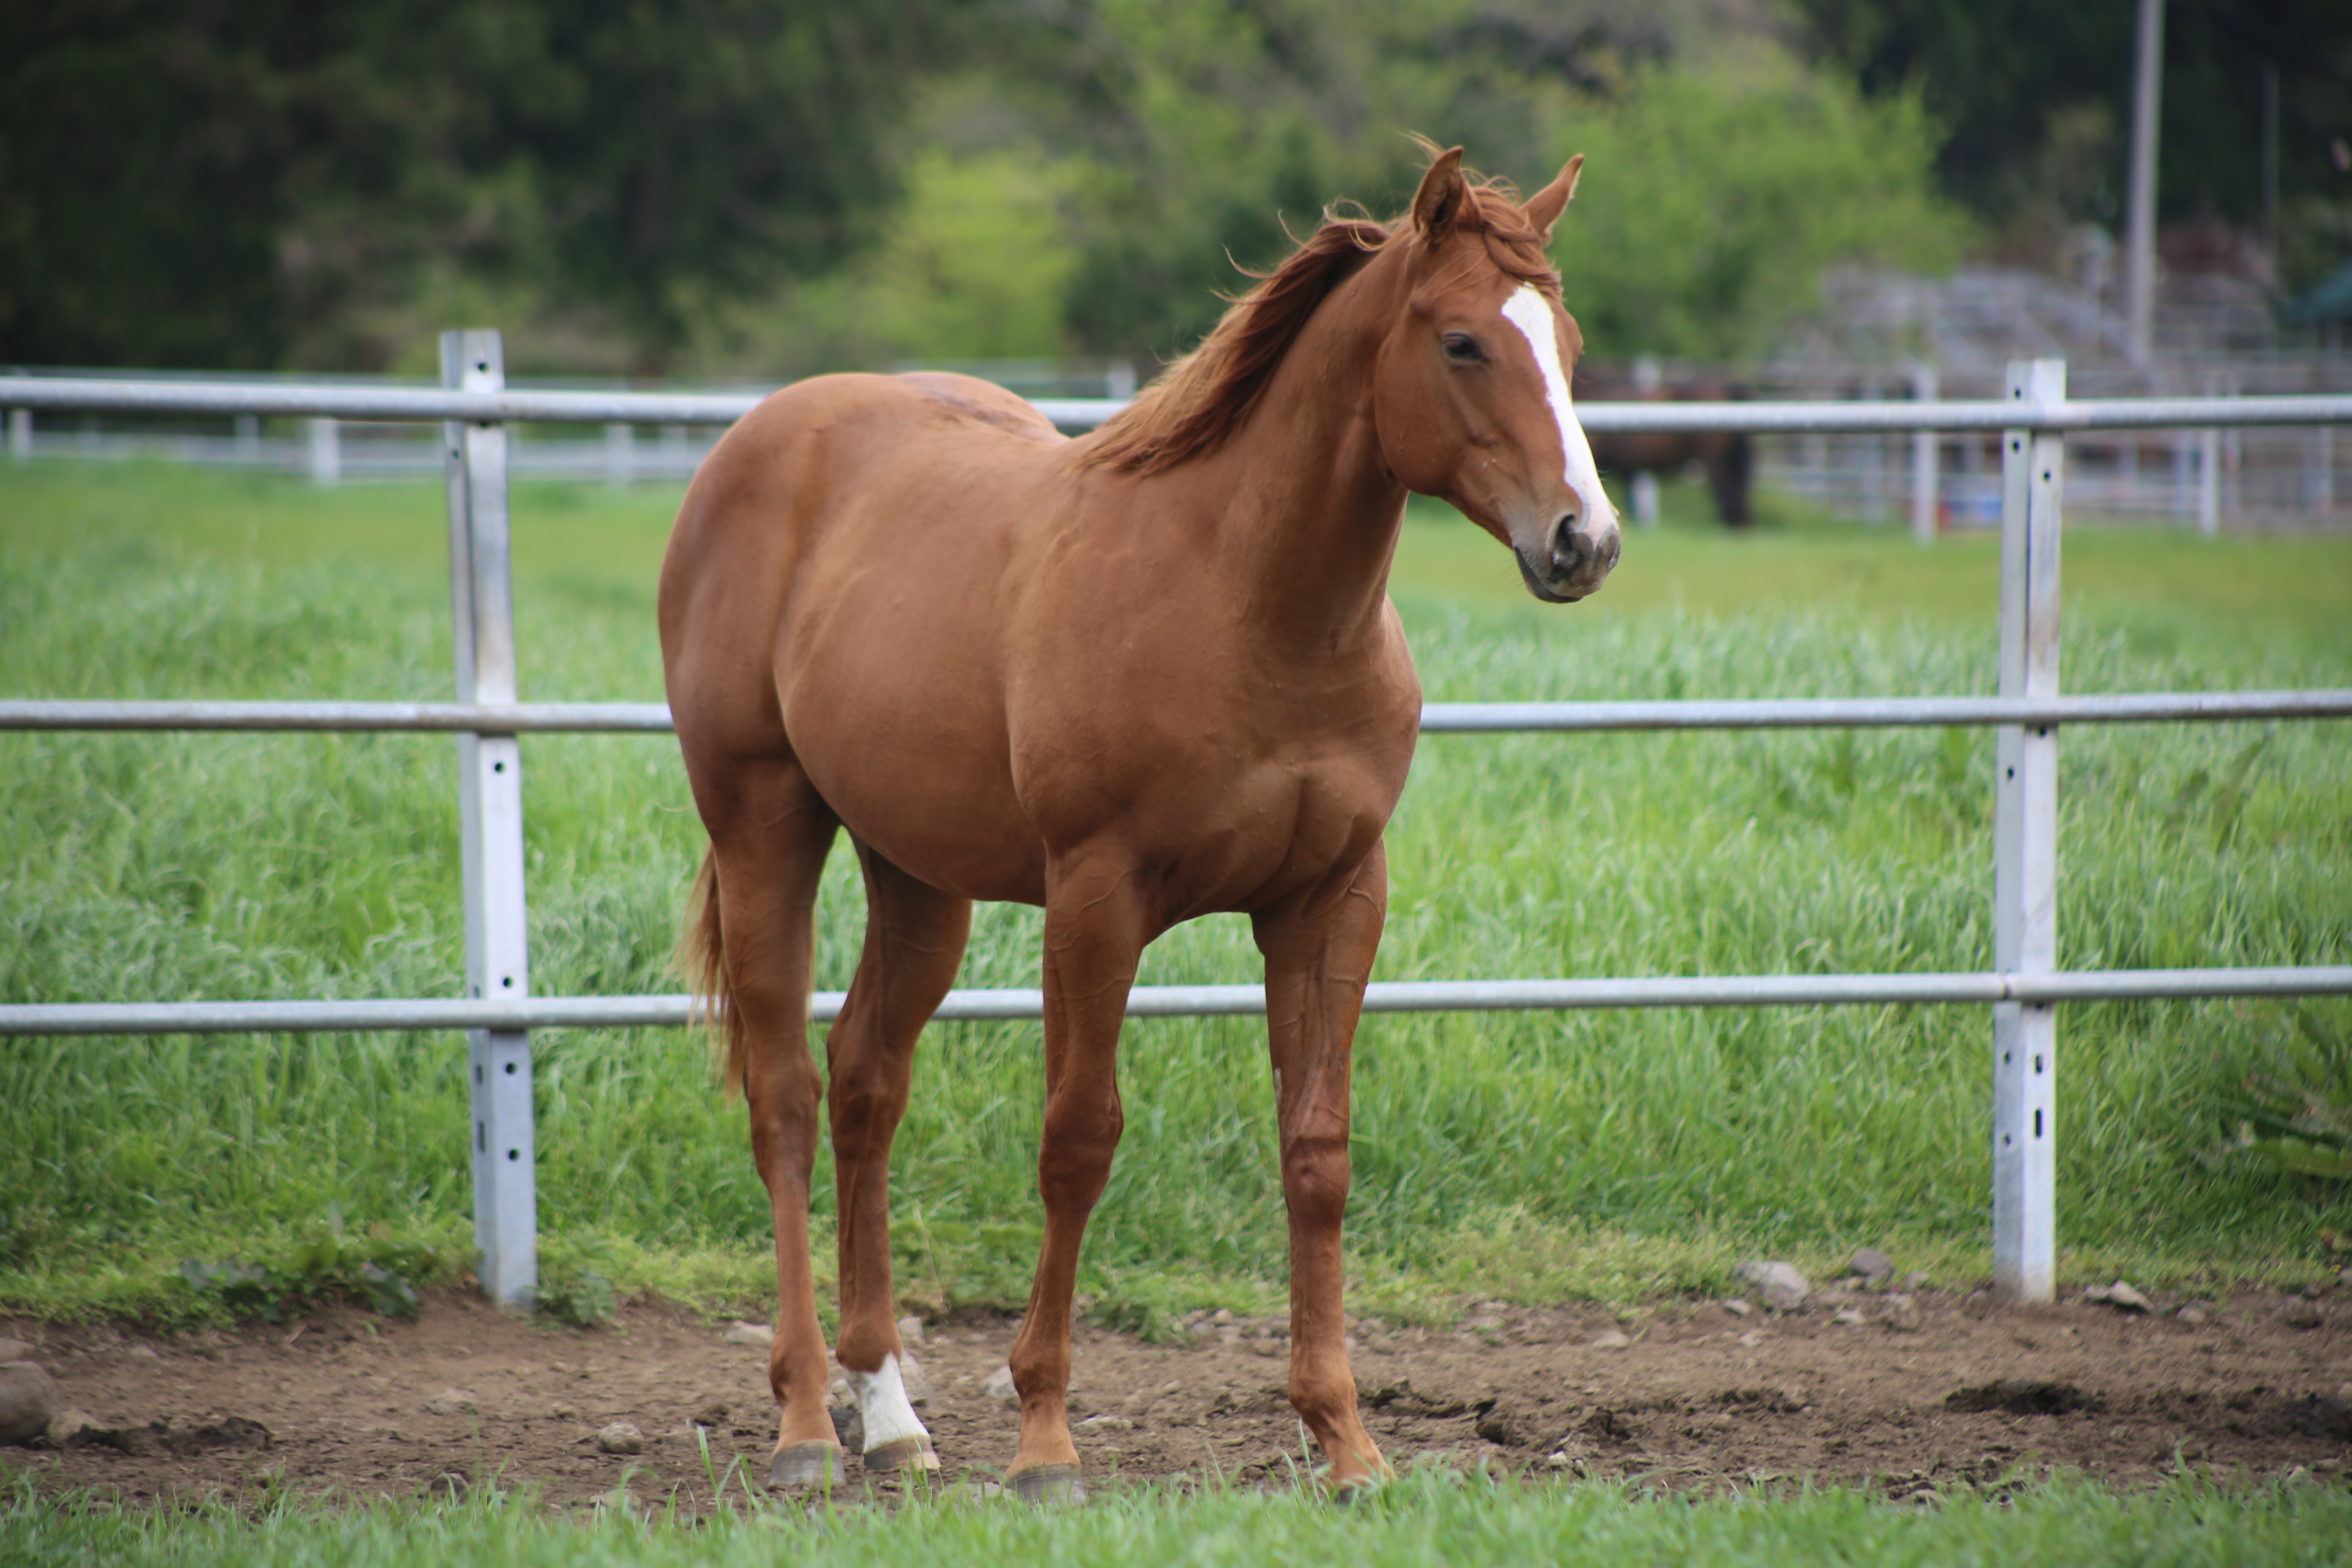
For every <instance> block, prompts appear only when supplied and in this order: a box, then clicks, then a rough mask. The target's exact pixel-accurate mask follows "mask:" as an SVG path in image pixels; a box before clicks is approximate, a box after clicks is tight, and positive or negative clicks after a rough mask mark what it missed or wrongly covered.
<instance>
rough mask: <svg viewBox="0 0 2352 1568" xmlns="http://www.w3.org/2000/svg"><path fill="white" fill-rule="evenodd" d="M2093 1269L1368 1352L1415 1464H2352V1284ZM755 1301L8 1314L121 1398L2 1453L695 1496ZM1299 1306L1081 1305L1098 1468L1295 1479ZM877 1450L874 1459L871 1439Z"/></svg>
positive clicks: (753, 1412) (1877, 1469) (978, 1348)
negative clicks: (109, 1315)
mask: <svg viewBox="0 0 2352 1568" xmlns="http://www.w3.org/2000/svg"><path fill="white" fill-rule="evenodd" d="M2066 1295H2067V1296H2068V1297H2069V1298H2071V1299H2070V1300H2066V1301H2064V1302H2063V1304H2061V1305H2059V1306H2057V1307H2054V1308H2048V1309H2042V1310H2016V1309H2008V1308H1999V1307H1996V1306H1994V1305H1993V1304H1992V1303H1991V1301H1990V1299H1989V1298H1988V1297H1987V1296H1986V1295H1985V1294H1984V1293H1982V1292H1981V1291H1976V1292H1968V1293H1962V1292H1957V1291H1937V1290H1934V1289H1920V1290H1918V1291H1916V1293H1915V1294H1914V1295H1913V1296H1912V1297H1911V1298H1910V1299H1909V1300H1910V1302H1911V1306H1910V1307H1909V1308H1908V1309H1907V1310H1906V1308H1905V1307H1904V1306H1903V1305H1902V1304H1900V1303H1898V1302H1896V1301H1895V1299H1894V1298H1892V1297H1890V1296H1888V1295H1885V1294H1884V1293H1880V1292H1875V1291H1870V1290H1865V1289H1854V1290H1852V1291H1850V1292H1847V1291H1840V1290H1836V1289H1832V1290H1831V1291H1828V1292H1825V1293H1821V1294H1817V1295H1816V1296H1815V1297H1814V1299H1813V1300H1811V1301H1810V1302H1808V1303H1807V1304H1806V1305H1805V1306H1804V1307H1803V1308H1801V1309H1800V1310H1796V1311H1794V1312H1790V1313H1787V1314H1775V1313H1768V1312H1766V1311H1764V1310H1761V1309H1760V1308H1759V1309H1753V1310H1748V1312H1747V1313H1746V1314H1745V1315H1741V1313H1740V1312H1739V1311H1738V1310H1736V1309H1735V1308H1732V1307H1727V1306H1726V1305H1724V1304H1723V1303H1720V1302H1714V1301H1708V1302H1696V1301H1682V1300H1669V1301H1662V1302H1658V1303H1654V1304H1653V1305H1652V1306H1650V1307H1649V1308H1647V1309H1645V1310H1643V1311H1641V1312H1639V1313H1637V1314H1635V1315H1633V1318H1632V1319H1631V1320H1629V1321H1624V1322H1622V1323H1621V1322H1619V1321H1617V1320H1616V1319H1615V1318H1613V1317H1612V1315H1610V1314H1609V1313H1608V1312H1607V1311H1605V1310H1602V1309H1600V1308H1596V1307H1590V1306H1572V1307H1566V1308H1560V1309H1557V1310H1525V1309H1518V1308H1510V1307H1504V1306H1500V1305H1497V1304H1495V1303H1483V1304H1477V1303H1474V1304H1472V1305H1471V1306H1470V1308H1469V1310H1468V1313H1467V1315H1466V1316H1465V1320H1464V1322H1463V1325H1462V1326H1460V1327H1458V1328H1455V1329H1450V1330H1429V1329H1423V1328H1418V1327H1397V1326H1393V1325H1390V1324H1385V1323H1382V1322H1380V1321H1377V1320H1373V1319H1369V1318H1367V1319H1363V1320H1360V1321H1358V1322H1357V1323H1356V1324H1355V1331H1354V1334H1353V1340H1354V1342H1355V1344H1356V1352H1355V1366H1356V1372H1357V1378H1358V1382H1359V1384H1360V1387H1361V1390H1362V1394H1363V1399H1364V1405H1365V1410H1366V1417H1367V1420H1368V1422H1369V1424H1370V1427H1371V1430H1372V1432H1373V1434H1374V1436H1377V1437H1378V1438H1379V1439H1380V1441H1381V1444H1382V1445H1383V1446H1384V1447H1385V1448H1386V1451H1387V1452H1388V1454H1389V1456H1390V1457H1391V1459H1392V1460H1394V1461H1395V1462H1396V1463H1397V1464H1399V1465H1400V1466H1406V1465H1412V1464H1417V1463H1418V1464H1431V1463H1435V1464H1444V1465H1454V1466H1462V1465H1472V1464H1476V1463H1479V1462H1481V1461H1483V1462H1485V1463H1486V1464H1487V1465H1488V1466H1489V1467H1490V1468H1501V1469H1507V1470H1517V1471H1522V1472H1525V1473H1527V1474H1528V1475H1530V1476H1535V1477H1546V1476H1605V1477H1633V1476H1653V1477H1655V1478H1657V1479H1658V1480H1659V1481H1660V1482H1661V1483H1662V1484H1664V1485H1668V1486H1674V1487H1677V1488H1679V1487H1686V1486H1709V1485H1719V1484H1723V1483H1726V1482H1728V1483H1733V1484H1754V1483H1767V1482H1770V1481H1773V1480H1776V1479H1790V1478H1799V1477H1811V1478H1815V1479H1820V1480H1822V1481H1825V1482H1828V1481H1835V1482H1847V1483H1860V1484H1864V1485H1867V1486H1870V1487H1873V1488H1875V1489H1880V1490H1883V1491H1884V1492H1885V1493H1887V1494H1888V1495H1891V1496H1895V1497H1899V1498H1910V1497H1918V1496H1921V1495H1922V1494H1926V1493H1930V1492H1936V1491H1940V1490H1941V1489H1946V1488H1948V1487H1950V1486H1953V1485H1955V1484H1963V1483H1966V1484H1977V1485H1983V1484H1986V1483H1989V1482H1996V1481H1998V1480H2000V1479H2001V1478H2002V1477H2003V1476H2004V1475H2007V1474H2010V1473H2012V1472H2017V1473H2032V1472H2035V1471H2038V1470H2041V1469H2042V1468H2049V1467H2066V1468H2075V1469H2079V1470H2082V1471H2085V1472H2088V1473H2089V1474H2091V1475H2093V1476H2095V1477H2098V1478H2101V1479H2105V1480H2106V1481H2108V1482H2110V1483H2113V1484H2116V1485H2119V1486H2122V1487H2125V1488H2130V1487H2134V1486H2138V1485H2146V1484H2149V1483H2151V1482H2152V1481H2153V1480H2155V1479H2157V1478H2158V1476H2160V1475H2162V1474H2165V1473H2168V1472H2170V1471H2172V1470H2174V1469H2175V1468H2179V1467H2180V1466H2183V1465H2188V1466H2194V1467H2211V1468H2215V1469H2217V1470H2221V1471H2224V1472H2231V1473H2244V1474H2248V1475H2252V1476H2267V1475H2274V1474H2278V1473H2280V1472H2284V1471H2288V1470H2291V1469H2293V1468H2296V1467H2303V1468H2305V1469H2306V1470H2308V1471H2310V1472H2311V1473H2313V1474H2314V1475H2315V1476H2319V1477H2329V1478H2333V1479H2336V1482H2337V1483H2338V1484H2344V1483H2345V1482H2346V1481H2347V1479H2352V1477H2347V1462H2348V1461H2352V1407H2347V1399H2352V1381H2348V1380H2352V1290H2347V1289H2341V1288H2338V1289H2331V1290H2329V1291H2326V1292H2325V1293H2324V1294H2322V1295H2321V1296H2320V1297H2318V1298H2317V1299H2310V1298H2306V1297H2301V1296H2296V1297H2282V1296H2242V1297H2239V1298H2236V1299H2233V1300H2224V1301H2221V1302H2217V1303H2213V1304H2211V1305H2210V1306H2207V1307H2205V1308H2204V1309H2203V1310H2202V1321H2197V1319H2198V1318H2199V1316H2200V1314H2199V1313H2198V1312H2195V1311H2191V1312H2189V1313H2187V1314H2185V1315H2184V1314H2182V1313H2180V1312H2179V1310H2177V1309H2178V1308H2179V1307H2180V1306H2182V1305H2187V1304H2186V1303H2177V1302H2171V1301H2166V1300H2159V1301H2158V1302H2157V1303H2155V1306H2156V1307H2157V1309H2158V1310H2157V1311H2155V1312H2153V1313H2148V1314H2140V1313H2133V1312H2127V1311H2125V1310H2118V1309H2117V1308H2116V1307H2113V1306H2109V1305H2106V1304H2104V1303H2098V1302H2092V1301H2086V1300H2082V1299H2081V1298H2080V1297H2079V1295H2078V1294H2077V1293H2076V1292H2074V1291H2071V1290H2070V1291H2068V1292H2066ZM1740 1305H1743V1306H1744V1305H1745V1303H1741V1304H1740ZM1841 1315H1843V1317H1845V1318H1847V1319H1853V1320H1858V1321H1840V1319H1841ZM727 1327H728V1325H727V1324H724V1323H720V1324H712V1323H709V1322H706V1321H702V1320H700V1319H698V1318H697V1317H695V1316H693V1315H691V1314H689V1313H687V1312H685V1311H682V1310H679V1309H677V1308H675V1307H671V1306H668V1305H665V1304H660V1303H638V1304H635V1305H631V1306H627V1307H625V1309H624V1310H623V1311H622V1312H621V1315H620V1316H619V1318H618V1319H617V1320H616V1321H614V1322H612V1323H611V1324H609V1325H606V1326H604V1327H601V1328H596V1329H592V1330H585V1331H583V1330H576V1329H562V1328H554V1327H550V1326H546V1325H544V1324H538V1323H533V1322H530V1321H519V1320H517V1319H514V1318H511V1317H509V1316H507V1315H505V1314H502V1313H500V1312H499V1311H497V1310H493V1309H492V1308H490V1307H489V1306H488V1305H487V1304H486V1303H485V1302H484V1301H483V1300H481V1299H480V1298H479V1297H478V1296H475V1295H471V1294H468V1293H465V1292H461V1291H454V1290H453V1291H445V1292H441V1293H438V1294H436V1295H435V1296H432V1297H430V1298H429V1299H428V1300H426V1302H425V1309H424V1311H423V1313H422V1315H421V1317H420V1318H419V1319H418V1321H415V1322H400V1321H393V1320H388V1319H383V1318H378V1317H374V1316H373V1315H371V1314H366V1313H362V1312H358V1311H351V1312H341V1313H331V1314H326V1315H321V1316H317V1317H313V1318H312V1319H310V1320H309V1321H305V1322H302V1323H300V1324H299V1325H294V1326H290V1327H289V1326H277V1327H261V1326H255V1327H252V1328H248V1329H246V1330H243V1331H236V1332H220V1331H210V1332H200V1333H195V1334H192V1335H184V1336H178V1337H167V1338H142V1337H139V1336H137V1335H134V1334H131V1333H127V1332H124V1331H119V1330H112V1329H55V1328H45V1327H42V1326H40V1325H37V1324H26V1323H17V1324H15V1325H8V1324H5V1323H0V1333H6V1334H10V1335H14V1336H15V1337H16V1338H19V1339H24V1340H27V1341H30V1342H33V1343H34V1345H35V1346H36V1353H37V1359H38V1360H39V1361H40V1362H42V1363H44V1364H45V1365H47V1367H48V1368H49V1369H50V1371H51V1372H52V1373H54V1374H55V1375H56V1377H57V1379H58V1383H59V1384H60V1385H61V1386H62V1389H63V1392H64V1395H65V1398H66V1401H67V1403H68V1405H72V1406H75V1407H77V1408H79V1410H81V1411H84V1412H86V1413H88V1415H89V1416H90V1417H91V1418H92V1420H93V1422H94V1423H95V1426H94V1427H93V1428H92V1429H91V1430H89V1431H85V1432H84V1433H82V1434H81V1436H79V1437H77V1438H75V1439H73V1440H72V1441H70V1442H69V1443H68V1445H67V1446H66V1447H64V1448H62V1449H54V1448H47V1447H27V1448H17V1449H11V1450H5V1451H0V1472H5V1471H8V1470H24V1471H29V1472H31V1473H32V1474H33V1475H34V1476H35V1477H37V1479H38V1480H39V1482H40V1484H41V1485H42V1486H43V1487H44V1488H45V1489H54V1488H67V1487H71V1488H91V1489H100V1491H102V1492H106V1493H109V1494H111V1495H113V1496H115V1497H117V1498H119V1499H121V1500H122V1501H124V1502H127V1503H132V1504H137V1503H142V1502H152V1501H158V1500H165V1499H167V1498H169V1497H171V1496H173V1495H174V1494H180V1493H185V1492H188V1491H191V1490H194V1491H198V1492H219V1491H228V1492H247V1493H249V1492H252V1491H254V1490H256V1489H272V1488H275V1487H278V1486H283V1487H286V1488H289V1489H294V1490H298V1491H301V1492H324V1491H329V1490H332V1491H336V1492H340V1493H342V1494H345V1495H351V1494H358V1495H362V1496H369V1495H374V1494H379V1493H382V1494H386V1495H390V1496H394V1497H405V1496H413V1495H415V1494H417V1493H419V1492H422V1491H441V1492H445V1493H450V1492H463V1491H465V1490H466V1489H469V1488H471V1487H474V1486H477V1485H481V1484H486V1483H487V1484H493V1485H497V1486H500V1487H505V1488H530V1489H536V1490H537V1491H539V1492H540V1493H541V1495H543V1496H544V1497H546V1498H547V1499H548V1500H550V1501H551V1502H555V1503H561V1504H576V1503H581V1502H586V1501H592V1500H594V1499H596V1498H599V1497H606V1498H609V1497H610V1496H611V1495H612V1494H613V1491H614V1488H615V1487H616V1486H619V1485H626V1486H628V1487H629V1488H630V1489H631V1491H632V1492H633V1493H634V1494H635V1496H636V1497H637V1498H638V1499H639V1500H643V1501H646V1502H656V1503H657V1502H659V1501H660V1500H663V1499H665V1498H668V1497H670V1496H672V1495H673V1494H675V1495H676V1496H677V1499H678V1500H679V1501H680V1502H681V1503H682V1504H686V1505H688V1506H693V1505H694V1504H696V1503H697V1502H698V1501H703V1502H707V1500H708V1497H709V1483H708V1481H707V1480H706V1479H705V1474H704V1469H703V1461H702V1458H701V1453H700V1449H699V1447H698V1427H699V1429H700V1430H701V1432H702V1433H704V1434H707V1436H708V1439H709V1446H710V1450H711V1453H712V1455H713V1456H714V1457H715V1458H716V1461H717V1463H718V1464H719V1466H720V1467H721V1468H724V1467H725V1465H726V1464H727V1462H728V1460H729V1459H730V1458H732V1457H734V1456H739V1455H740V1456H741V1458H742V1459H743V1461H744V1468H745V1469H746V1471H747V1472H748V1473H749V1474H750V1476H751V1478H752V1479H753V1480H754V1481H755V1483H756V1482H758V1481H761V1480H764V1479H765V1477H766V1474H767V1464H766V1459H767V1455H768V1451H769V1447H770V1446H771V1444H772V1440H773V1436H774V1426H773V1420H772V1409H773V1407H772V1404H771V1402H770V1399H769V1394H768V1390H767V1386H766V1377H765V1359H766V1358H765V1352H764V1350H762V1349H761V1348H758V1347H756V1346H751V1345H744V1344H740V1343H729V1342H725V1340H724V1339H723V1337H722V1334H723V1331H724V1330H725V1329H726V1328H727ZM1013 1328H1014V1324H1013V1321H1011V1320H1008V1319H1002V1318H999V1319H992V1320H986V1321H961V1322H959V1321H948V1322H941V1323H935V1324H932V1325H929V1327H928V1328H927V1330H926V1331H925V1335H924V1339H923V1342H922V1343H921V1344H919V1346H910V1349H912V1350H913V1352H914V1353H915V1355H916V1356H917V1357H918V1358H919V1361H920V1363H921V1364H922V1366H923V1369H924V1371H925V1373H927V1375H928V1379H929V1384H930V1386H931V1391H932V1392H931V1394H930V1397H929V1403H928V1404H927V1405H925V1406H924V1415H925V1418H926V1420H927V1421H928V1422H929V1425H930V1427H931V1430H932V1432H933V1434H934V1436H935V1438H936V1440H937V1443H938V1447H939V1452H940V1459H941V1461H942V1464H943V1466H944V1468H945V1474H946V1476H947V1478H949V1479H958V1478H964V1479H972V1480H976V1481H977V1480H986V1479H991V1478H992V1477H994V1475H995V1474H996V1470H997V1468H999V1467H1002V1466H1003V1464H1005V1463H1006V1462H1007V1461H1008V1460H1009V1459H1010V1458H1011V1457H1012V1453H1013V1433H1014V1426H1015V1416H1014V1412H1013V1407H1012V1406H1011V1405H1008V1404H1006V1403H1003V1402H1002V1401H1000V1400H998V1399H995V1398H992V1397H991V1396H990V1395H989V1394H988V1393H987V1392H986V1390H985V1388H984V1386H983V1384H984V1383H985V1380H986V1379H987V1377H988V1374H989V1373H992V1371H994V1370H995V1369H996V1368H997V1367H999V1366H1000V1365H1002V1364H1003V1360H1004V1354H1005V1350H1006V1347H1007V1345H1008V1344H1009V1343H1010V1342H1011V1340H1012V1336H1013ZM1282 1331H1283V1329H1282V1326H1281V1325H1280V1324H1279V1323H1277V1322H1267V1321H1230V1322H1220V1321H1204V1322H1202V1323H1201V1325H1200V1326H1199V1328H1198V1330H1197V1331H1196V1333H1195V1336H1194V1342H1193V1343H1192V1344H1191V1345H1189V1346H1184V1347H1173V1346H1165V1345H1150V1344H1145V1343H1142V1342H1139V1341H1136V1340H1134V1339H1131V1338H1129V1337H1126V1336H1124V1335H1121V1334H1117V1333H1112V1332H1108V1331H1101V1330H1097V1329H1091V1328H1090V1329H1086V1330H1082V1331H1081V1335H1080V1339H1079V1342H1078V1345H1077V1352H1076V1371H1075V1374H1074V1389H1073V1396H1072V1399H1071V1409H1072V1417H1073V1422H1074V1424H1075V1426H1076V1434H1077V1444H1078V1449H1079V1452H1080V1454H1081V1455H1082V1456H1083V1458H1084V1461H1085V1465H1086V1468H1087V1476H1088V1484H1089V1485H1090V1486H1092V1487H1095V1488H1097V1489H1100V1488H1101V1487H1103V1486H1105V1485H1113V1486H1115V1485H1117V1484H1118V1480H1119V1479H1138V1478H1165V1477H1170V1476H1174V1475H1178V1474H1183V1473H1189V1474H1192V1475H1193V1476H1202V1475H1206V1474H1209V1473H1212V1472H1216V1473H1221V1474H1222V1475H1223V1476H1224V1477H1225V1478H1227V1479H1228V1480H1229V1481H1231V1482H1235V1483H1238V1484H1242V1485H1254V1486H1288V1485H1290V1484H1292V1476H1293V1474H1294V1469H1293V1467H1294V1465H1295V1463H1296V1461H1297V1458H1298V1457H1299V1453H1300V1441H1301V1438H1300V1430H1299V1427H1298V1425H1297V1421H1296V1420H1295V1418H1294V1417H1293V1416H1292V1415H1290V1413H1289V1408H1288V1405H1287V1404H1286V1400H1285V1397H1284V1394H1283V1384H1284V1379H1285V1375H1286V1361H1285V1359H1284V1357H1285V1353H1286V1349H1287V1346H1286V1342H1284V1341H1283V1340H1282V1339H1281V1338H1280V1334H1281V1333H1282ZM1621 1333H1622V1336H1623V1340H1624V1342H1622V1343H1616V1342H1612V1336H1613V1335H1616V1334H1621ZM1596 1341H1600V1343H1598V1344H1596ZM614 1421H627V1422H630V1423H632V1424H633V1425H635V1426H636V1427H637V1428H639V1429H640V1431H641V1432H642V1433H643V1434H644V1436H645V1439H646V1441H645V1446H644V1449H643V1452H642V1453H640V1454H639V1455H637V1456H635V1457H627V1456H618V1455H614V1454H610V1453H606V1452H604V1450H603V1448H602V1447H600V1445H599V1443H598V1441H597V1434H598V1432H599V1430H600V1429H601V1428H603V1427H604V1426H606V1425H607V1424H608V1423H611V1422H614ZM850 1481H851V1486H852V1488H853V1489H860V1488H864V1487H866V1486H867V1485H868V1484H870V1483H871V1481H872V1479H871V1478H866V1477H865V1476H863V1475H862V1474H861V1473H860V1472H859V1471H858V1470H857V1469H856V1468H855V1467H854V1466H853V1468H852V1470H851V1474H850ZM895 1487H896V1483H895V1481H883V1482H879V1483H878V1484H877V1489H878V1490H882V1491H889V1490H894V1489H895Z"/></svg>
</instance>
